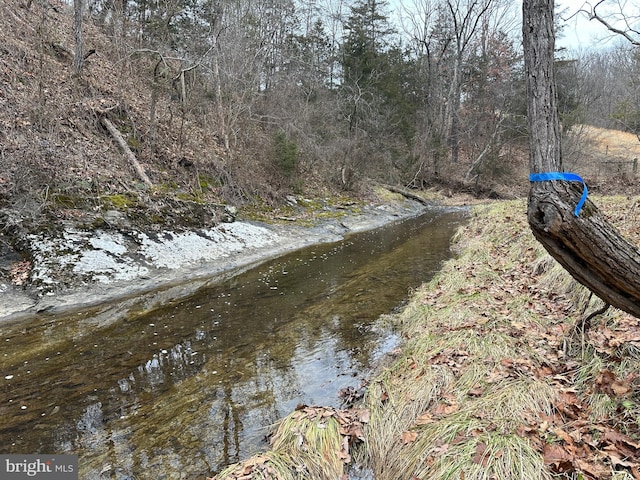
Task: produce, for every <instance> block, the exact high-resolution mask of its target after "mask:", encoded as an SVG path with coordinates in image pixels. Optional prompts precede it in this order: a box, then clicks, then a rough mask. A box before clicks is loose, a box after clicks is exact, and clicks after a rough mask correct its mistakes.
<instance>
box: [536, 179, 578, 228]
mask: <svg viewBox="0 0 640 480" xmlns="http://www.w3.org/2000/svg"><path fill="white" fill-rule="evenodd" d="M548 180H564V181H566V182H580V183H581V184H582V187H583V190H582V197H581V198H580V201H579V202H578V204H577V205H576V208H575V210H574V211H573V214H574V215H575V216H576V217H578V216H579V215H580V210H582V206H583V205H584V202H585V201H586V200H587V195H588V193H589V191H588V190H587V184H586V183H584V180H583V179H582V177H580V175H576V174H575V173H565V172H546V173H532V174H530V175H529V181H531V182H546V181H548Z"/></svg>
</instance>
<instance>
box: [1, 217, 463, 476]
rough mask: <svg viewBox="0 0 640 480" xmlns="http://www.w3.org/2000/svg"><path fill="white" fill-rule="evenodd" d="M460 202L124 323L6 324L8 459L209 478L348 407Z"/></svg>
mask: <svg viewBox="0 0 640 480" xmlns="http://www.w3.org/2000/svg"><path fill="white" fill-rule="evenodd" d="M465 216H466V211H465V210H462V209H438V210H433V211H429V212H427V213H425V214H423V215H421V216H419V217H416V218H412V219H409V220H404V221H401V222H397V223H393V224H391V225H388V226H385V227H383V228H379V229H376V230H373V231H369V232H363V233H359V234H354V235H352V236H349V237H347V238H346V239H345V240H343V241H341V242H337V243H333V244H322V245H317V246H314V247H310V248H306V249H303V250H299V251H296V252H294V253H291V254H288V255H285V256H282V257H279V258H276V259H274V260H272V261H269V262H267V263H263V264H261V265H260V266H258V267H256V268H254V269H252V270H249V271H246V272H244V273H242V274H239V275H237V276H234V277H232V278H229V279H226V280H222V281H216V282H213V281H212V282H211V283H210V284H208V285H207V286H205V287H204V288H201V289H200V290H198V291H197V292H196V293H195V294H192V295H190V296H189V297H186V298H181V299H179V300H176V301H172V302H170V303H167V304H164V305H161V306H156V307H154V308H148V307H147V306H146V305H147V304H146V303H145V302H144V301H143V300H141V301H140V303H139V304H136V305H134V306H133V307H132V306H131V305H130V304H128V306H127V310H126V312H125V315H123V316H122V318H119V319H118V321H112V319H109V318H105V315H108V314H105V313H100V311H99V310H96V309H89V310H86V311H81V312H74V313H68V314H65V315H47V314H44V313H43V314H40V315H37V316H34V317H33V318H30V319H26V320H24V321H21V322H20V323H19V324H16V325H10V326H6V327H0V344H1V345H2V351H1V353H0V375H1V376H0V392H1V393H0V419H1V420H0V452H1V453H20V454H27V453H76V454H78V455H79V465H80V478H81V479H98V478H118V479H133V478H136V479H146V478H149V479H151V478H154V479H157V478H169V479H174V478H204V477H206V476H208V475H212V474H213V473H214V472H216V471H219V470H220V469H222V468H223V467H224V466H225V465H227V464H229V463H232V462H236V461H240V460H243V459H245V458H247V457H248V456H250V455H252V454H254V453H256V452H257V451H259V450H260V449H262V448H266V442H265V436H266V435H267V434H268V433H269V431H270V428H271V427H272V426H273V424H274V423H275V422H277V420H278V419H280V418H282V417H284V416H285V415H287V414H288V413H290V412H291V411H292V410H293V409H294V408H295V407H296V406H297V405H298V404H308V405H324V406H340V403H341V399H340V398H339V395H338V392H339V391H340V390H341V389H346V388H348V387H352V388H353V390H358V389H359V388H360V386H361V382H362V381H363V379H364V378H366V376H367V375H368V374H369V373H370V371H371V368H372V367H373V366H374V365H375V363H376V362H377V361H378V360H379V359H380V358H381V357H382V355H383V354H384V353H385V352H387V351H389V350H391V349H392V348H394V347H395V346H396V345H397V344H398V342H399V339H398V337H397V335H396V334H395V333H394V331H393V329H392V326H391V325H389V324H388V322H385V321H384V316H382V317H381V315H383V314H386V313H390V312H392V311H393V310H394V309H397V308H400V307H401V305H402V304H403V302H405V301H406V299H407V297H408V295H409V293H410V291H411V289H413V288H415V287H417V286H419V285H420V284H421V283H423V282H425V281H428V280H429V279H430V278H431V277H432V276H433V275H434V273H435V272H437V270H438V269H439V266H440V264H441V262H442V261H443V260H445V259H446V258H448V257H449V256H450V255H451V252H450V248H449V245H450V240H451V237H452V235H453V233H454V232H455V230H456V229H457V228H458V227H459V226H460V225H461V224H462V223H463V222H464V219H465Z"/></svg>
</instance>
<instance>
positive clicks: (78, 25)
mask: <svg viewBox="0 0 640 480" xmlns="http://www.w3.org/2000/svg"><path fill="white" fill-rule="evenodd" d="M83 1H84V0H73V33H74V36H75V40H76V51H75V56H74V57H73V70H74V72H75V74H76V75H80V73H81V72H82V65H83V63H84V54H83V53H82V51H83V48H84V45H83V40H82V2H83Z"/></svg>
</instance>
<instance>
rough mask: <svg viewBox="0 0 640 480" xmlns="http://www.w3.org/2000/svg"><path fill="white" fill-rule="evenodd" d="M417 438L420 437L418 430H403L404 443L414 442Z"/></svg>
mask: <svg viewBox="0 0 640 480" xmlns="http://www.w3.org/2000/svg"><path fill="white" fill-rule="evenodd" d="M417 438H418V433H417V432H408V431H404V432H402V444H403V445H407V444H409V443H413V442H415V441H416V439H417Z"/></svg>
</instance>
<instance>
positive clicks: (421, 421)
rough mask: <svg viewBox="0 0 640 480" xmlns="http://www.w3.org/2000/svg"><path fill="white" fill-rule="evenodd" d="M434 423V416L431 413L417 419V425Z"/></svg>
mask: <svg viewBox="0 0 640 480" xmlns="http://www.w3.org/2000/svg"><path fill="white" fill-rule="evenodd" d="M434 421H435V420H434V419H433V416H432V415H431V414H430V413H429V412H425V413H423V414H422V415H420V416H419V417H418V418H416V425H429V424H430V423H433V422H434Z"/></svg>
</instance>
